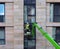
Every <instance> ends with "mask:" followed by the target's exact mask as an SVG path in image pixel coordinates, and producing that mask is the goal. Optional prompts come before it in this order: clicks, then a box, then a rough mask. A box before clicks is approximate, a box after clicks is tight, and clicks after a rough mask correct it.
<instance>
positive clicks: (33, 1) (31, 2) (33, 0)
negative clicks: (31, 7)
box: [24, 0, 36, 4]
mask: <svg viewBox="0 0 60 49" xmlns="http://www.w3.org/2000/svg"><path fill="white" fill-rule="evenodd" d="M35 3H36V0H24V4H35Z"/></svg>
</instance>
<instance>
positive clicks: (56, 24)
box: [46, 22, 60, 27]
mask: <svg viewBox="0 0 60 49" xmlns="http://www.w3.org/2000/svg"><path fill="white" fill-rule="evenodd" d="M46 26H47V27H52V26H60V23H58V22H51V23H46Z"/></svg>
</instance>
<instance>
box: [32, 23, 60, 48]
mask: <svg viewBox="0 0 60 49" xmlns="http://www.w3.org/2000/svg"><path fill="white" fill-rule="evenodd" d="M34 27H36V28H37V29H38V30H39V31H40V33H41V34H42V35H43V36H44V37H45V38H46V39H47V40H48V41H49V42H50V43H51V44H52V45H53V46H54V47H55V49H60V46H59V45H58V44H57V43H56V42H55V41H54V39H53V38H52V37H51V36H50V35H49V34H48V33H47V32H45V31H44V30H43V29H42V27H40V26H39V25H38V24H37V23H33V24H32V35H33V36H34Z"/></svg>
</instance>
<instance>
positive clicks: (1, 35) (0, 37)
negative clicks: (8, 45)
mask: <svg viewBox="0 0 60 49" xmlns="http://www.w3.org/2000/svg"><path fill="white" fill-rule="evenodd" d="M0 39H4V31H3V30H0Z"/></svg>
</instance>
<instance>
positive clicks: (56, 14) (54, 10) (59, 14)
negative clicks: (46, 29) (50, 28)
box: [50, 3, 60, 22]
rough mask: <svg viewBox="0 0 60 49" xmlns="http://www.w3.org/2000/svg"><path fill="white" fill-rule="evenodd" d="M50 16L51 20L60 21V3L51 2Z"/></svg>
mask: <svg viewBox="0 0 60 49" xmlns="http://www.w3.org/2000/svg"><path fill="white" fill-rule="evenodd" d="M50 16H51V19H50V20H51V21H52V22H60V3H54V4H51V6H50Z"/></svg>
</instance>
